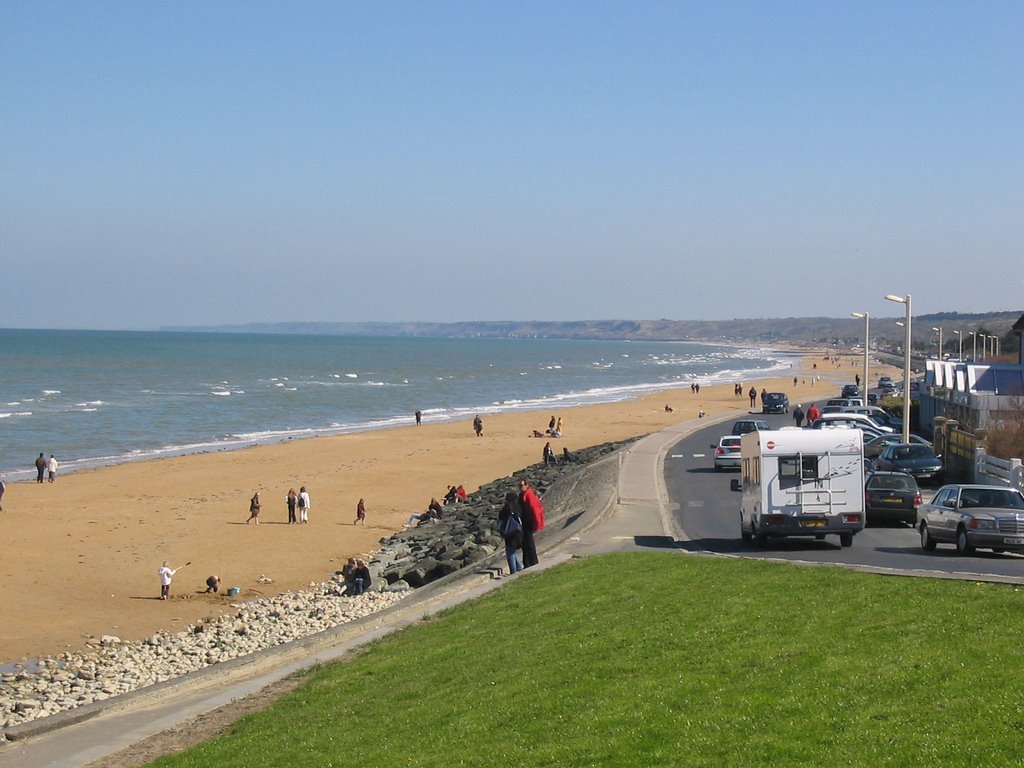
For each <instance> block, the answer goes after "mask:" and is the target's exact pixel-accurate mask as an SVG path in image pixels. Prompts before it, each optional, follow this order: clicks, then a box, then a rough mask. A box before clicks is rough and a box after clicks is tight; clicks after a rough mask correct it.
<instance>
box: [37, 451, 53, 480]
mask: <svg viewBox="0 0 1024 768" xmlns="http://www.w3.org/2000/svg"><path fill="white" fill-rule="evenodd" d="M48 466H50V464H49V462H48V461H47V460H46V456H45V454H43V453H40V454H39V458H38V459H36V482H37V483H41V482H43V475H44V474H45V473H46V468H47V467H48Z"/></svg>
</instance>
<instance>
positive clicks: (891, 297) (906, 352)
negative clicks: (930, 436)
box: [885, 293, 910, 443]
mask: <svg viewBox="0 0 1024 768" xmlns="http://www.w3.org/2000/svg"><path fill="white" fill-rule="evenodd" d="M885 298H886V300H887V301H895V302H896V303H897V304H903V305H904V306H905V307H906V308H907V315H906V319H905V320H904V321H903V325H904V327H903V331H904V333H905V337H904V341H903V442H904V443H909V442H910V294H909V293H908V294H907V295H906V296H896V295H895V294H892V293H890V294H887V295H886V297H885Z"/></svg>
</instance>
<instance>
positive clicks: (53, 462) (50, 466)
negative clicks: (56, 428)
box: [46, 453, 57, 483]
mask: <svg viewBox="0 0 1024 768" xmlns="http://www.w3.org/2000/svg"><path fill="white" fill-rule="evenodd" d="M46 472H47V474H49V476H50V482H51V483H52V482H53V481H54V480H56V479H57V457H56V456H54V455H53V454H52V453H51V454H50V460H49V461H48V462H46Z"/></svg>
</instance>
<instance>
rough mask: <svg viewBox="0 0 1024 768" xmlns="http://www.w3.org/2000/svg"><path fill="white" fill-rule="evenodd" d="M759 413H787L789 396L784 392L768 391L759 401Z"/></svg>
mask: <svg viewBox="0 0 1024 768" xmlns="http://www.w3.org/2000/svg"><path fill="white" fill-rule="evenodd" d="M761 413H789V396H788V395H787V394H786V393H785V392H769V393H768V394H766V395H765V396H764V400H762V401H761Z"/></svg>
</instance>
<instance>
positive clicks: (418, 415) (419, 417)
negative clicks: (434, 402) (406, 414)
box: [416, 408, 423, 427]
mask: <svg viewBox="0 0 1024 768" xmlns="http://www.w3.org/2000/svg"><path fill="white" fill-rule="evenodd" d="M422 423H423V413H422V412H421V411H420V410H419V409H418V408H417V409H416V426H417V427H418V426H419V425H420V424H422Z"/></svg>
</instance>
